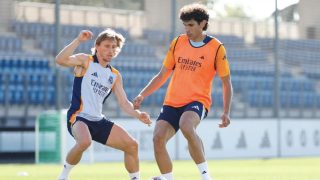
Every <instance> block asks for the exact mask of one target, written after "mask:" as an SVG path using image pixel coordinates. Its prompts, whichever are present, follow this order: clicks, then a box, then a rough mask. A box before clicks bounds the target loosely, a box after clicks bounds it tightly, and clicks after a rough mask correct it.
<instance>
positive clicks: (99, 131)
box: [67, 117, 114, 145]
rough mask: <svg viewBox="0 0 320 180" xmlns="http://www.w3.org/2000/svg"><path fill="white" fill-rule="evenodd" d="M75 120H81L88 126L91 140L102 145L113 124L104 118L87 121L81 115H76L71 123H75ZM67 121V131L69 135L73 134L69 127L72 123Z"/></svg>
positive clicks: (105, 141)
mask: <svg viewBox="0 0 320 180" xmlns="http://www.w3.org/2000/svg"><path fill="white" fill-rule="evenodd" d="M77 121H82V122H84V123H85V124H86V125H87V126H88V128H89V131H90V134H91V138H92V140H94V141H96V142H99V143H101V144H103V145H105V144H106V143H107V140H108V137H109V135H110V132H111V129H112V127H113V124H114V123H113V122H111V121H109V120H107V119H105V118H103V119H101V120H100V121H89V120H87V119H85V118H83V117H76V121H75V122H74V123H73V124H75V123H76V122H77ZM67 123H68V131H69V133H70V134H71V136H73V135H72V132H71V127H72V126H73V124H72V125H71V124H70V123H69V121H68V122H67Z"/></svg>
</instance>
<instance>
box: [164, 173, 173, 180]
mask: <svg viewBox="0 0 320 180" xmlns="http://www.w3.org/2000/svg"><path fill="white" fill-rule="evenodd" d="M161 176H163V177H165V178H166V180H173V174H172V172H169V173H166V174H161Z"/></svg>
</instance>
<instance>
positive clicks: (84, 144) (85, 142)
mask: <svg viewBox="0 0 320 180" xmlns="http://www.w3.org/2000/svg"><path fill="white" fill-rule="evenodd" d="M77 144H78V147H79V149H80V150H81V151H85V150H86V149H88V147H90V145H91V140H90V139H87V140H81V141H79V142H77Z"/></svg>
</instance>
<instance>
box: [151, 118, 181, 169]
mask: <svg viewBox="0 0 320 180" xmlns="http://www.w3.org/2000/svg"><path fill="white" fill-rule="evenodd" d="M175 133H176V132H175V130H174V128H173V127H172V126H171V125H170V124H169V123H168V122H166V121H163V120H159V121H157V124H156V127H155V130H154V134H153V147H154V155H155V158H156V161H157V164H158V167H159V170H160V172H161V174H166V173H170V172H172V162H171V159H170V156H169V154H168V151H167V149H166V144H167V142H168V141H169V139H170V138H172V137H173V135H174V134H175Z"/></svg>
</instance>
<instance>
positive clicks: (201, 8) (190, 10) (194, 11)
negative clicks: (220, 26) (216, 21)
mask: <svg viewBox="0 0 320 180" xmlns="http://www.w3.org/2000/svg"><path fill="white" fill-rule="evenodd" d="M180 19H181V20H182V21H190V20H195V21H197V22H198V24H200V22H202V21H203V20H206V21H207V24H206V25H205V26H204V27H203V30H204V31H205V30H207V28H208V21H209V13H208V9H207V7H206V6H205V5H202V4H199V3H193V4H189V5H186V6H183V7H182V8H181V9H180Z"/></svg>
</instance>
